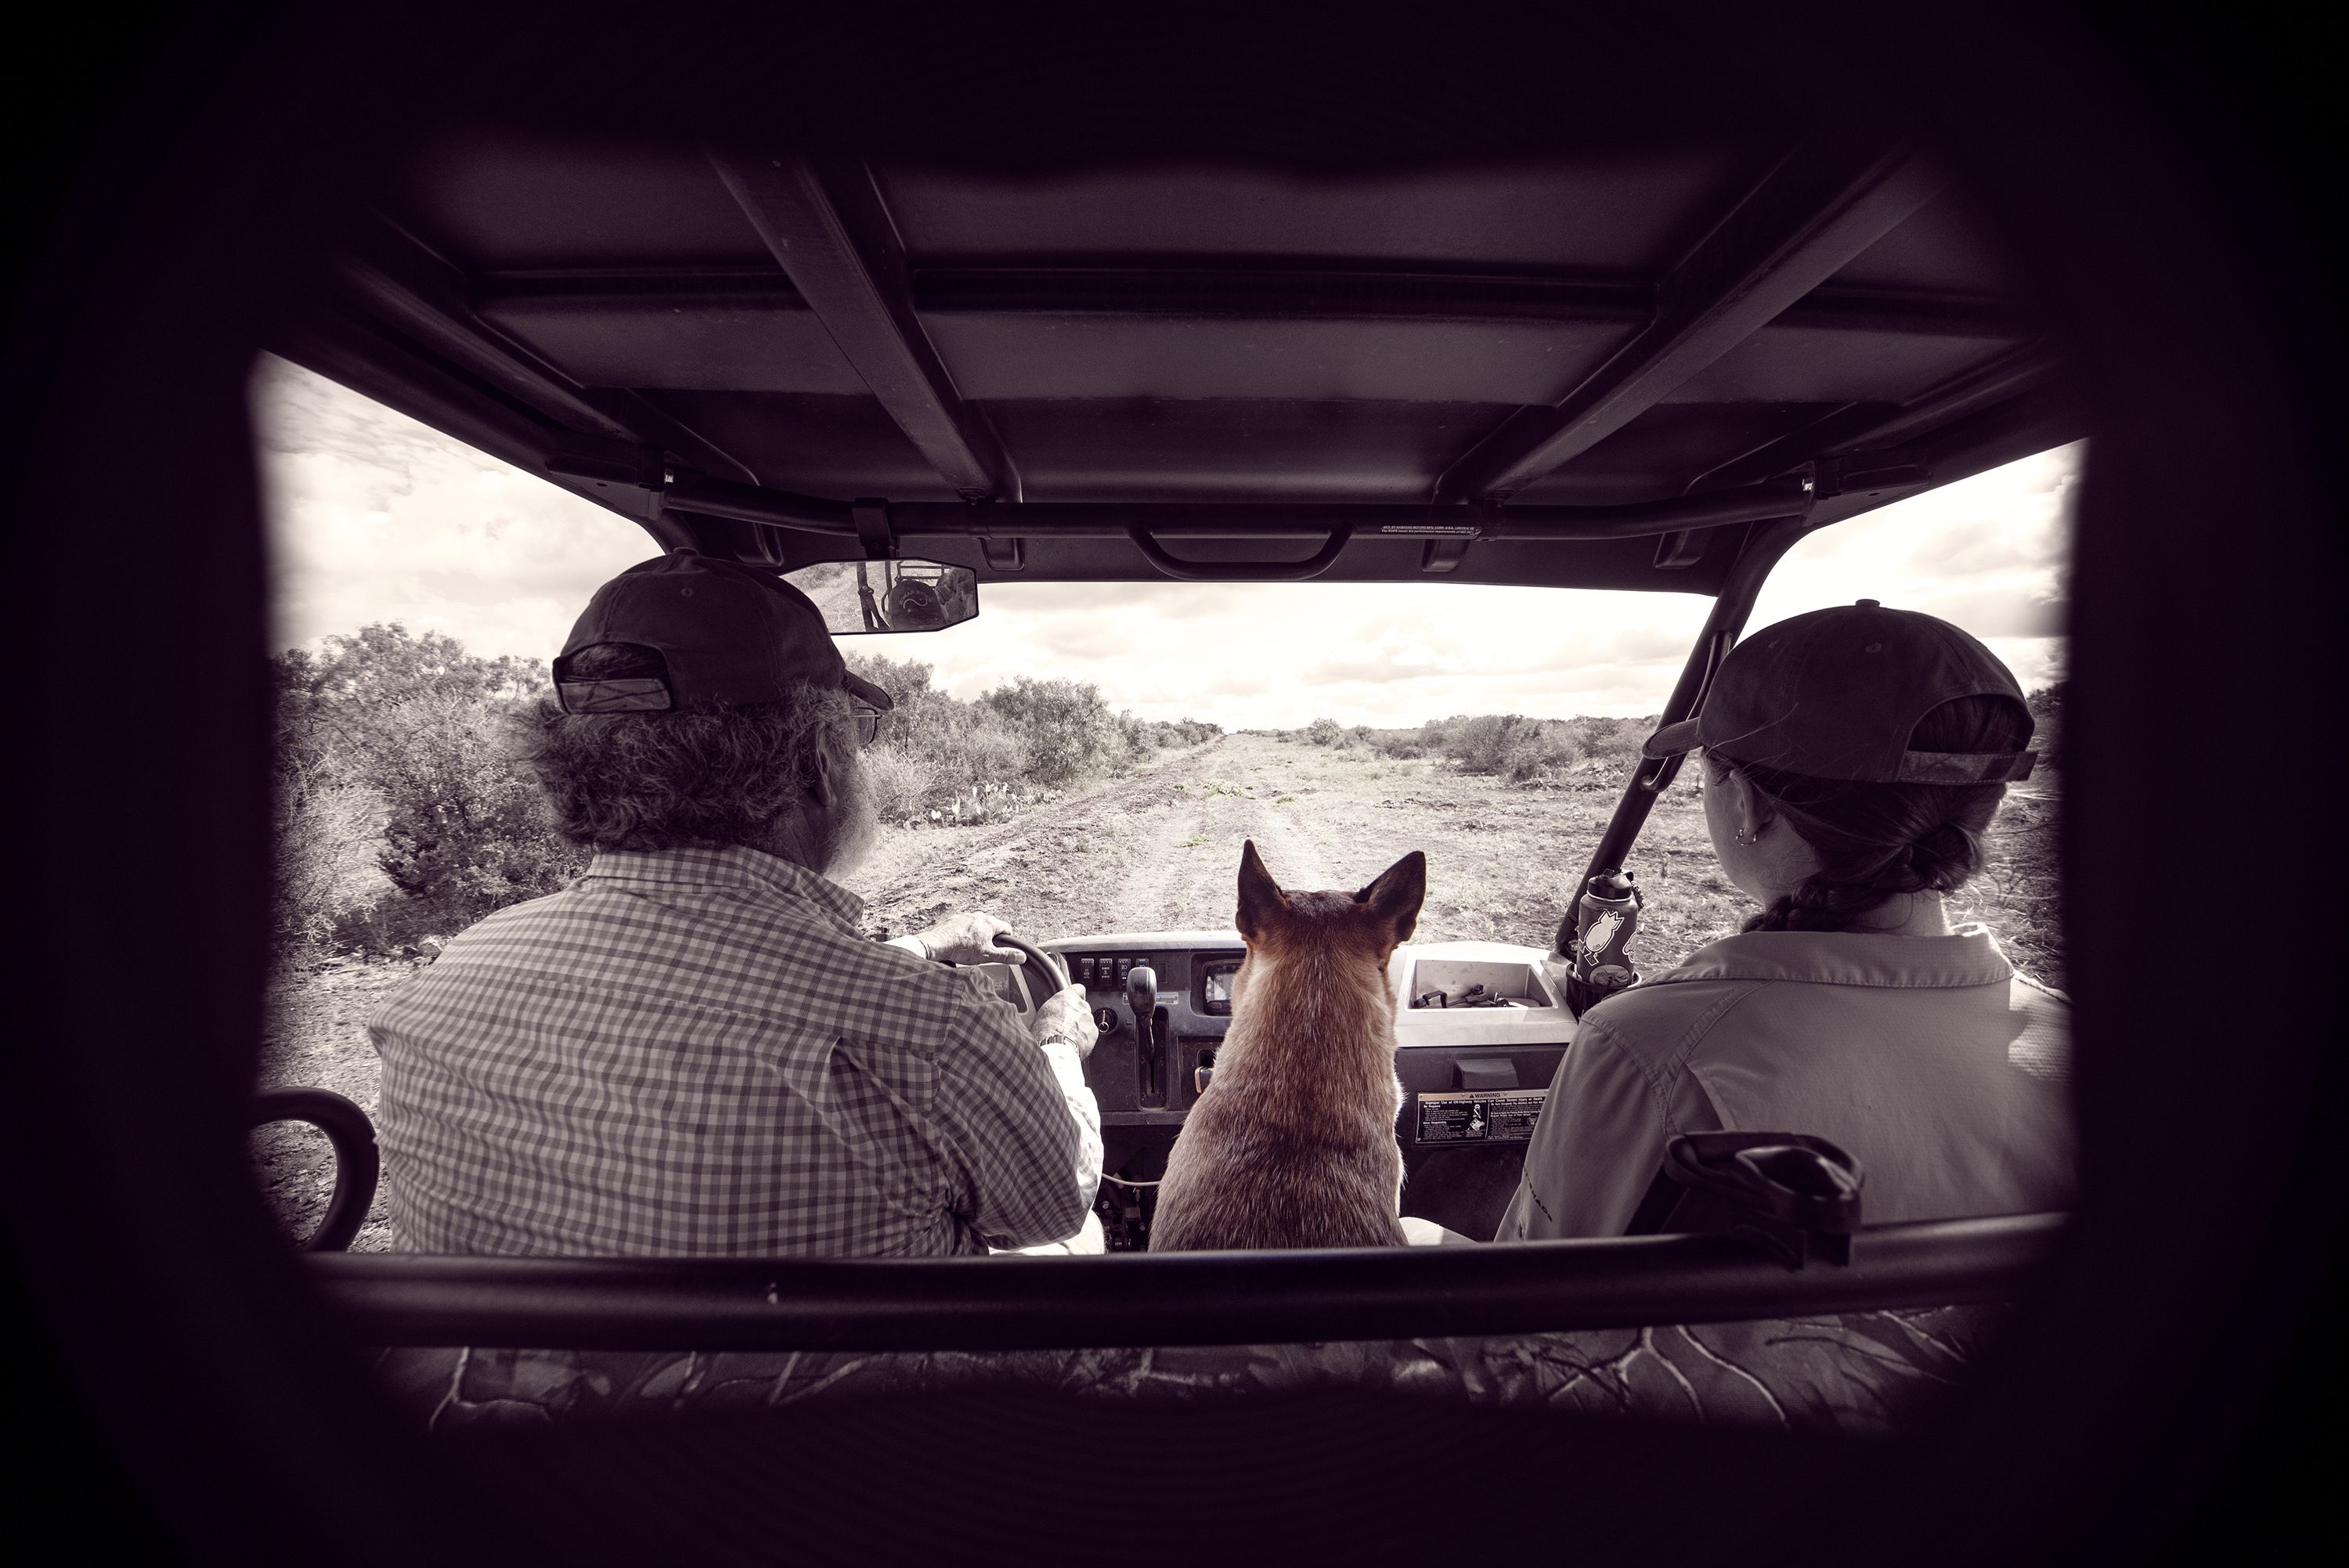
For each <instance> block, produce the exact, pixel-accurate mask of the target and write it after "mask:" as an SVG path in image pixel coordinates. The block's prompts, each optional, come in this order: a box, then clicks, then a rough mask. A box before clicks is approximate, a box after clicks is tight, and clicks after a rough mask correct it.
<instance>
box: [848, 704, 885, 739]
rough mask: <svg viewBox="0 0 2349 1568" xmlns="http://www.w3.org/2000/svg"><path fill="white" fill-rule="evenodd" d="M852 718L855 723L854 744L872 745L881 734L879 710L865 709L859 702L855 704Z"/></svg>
mask: <svg viewBox="0 0 2349 1568" xmlns="http://www.w3.org/2000/svg"><path fill="white" fill-rule="evenodd" d="M853 717H854V719H855V721H856V743H857V744H858V745H859V746H870V745H872V744H873V742H874V738H877V737H878V736H879V735H880V733H881V717H882V714H881V710H880V709H879V708H877V707H865V706H864V704H863V703H861V702H860V703H858V704H856V706H855V710H854V715H853Z"/></svg>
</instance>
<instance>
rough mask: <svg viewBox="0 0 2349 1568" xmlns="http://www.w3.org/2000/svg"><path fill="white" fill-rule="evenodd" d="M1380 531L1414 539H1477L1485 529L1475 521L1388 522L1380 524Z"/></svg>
mask: <svg viewBox="0 0 2349 1568" xmlns="http://www.w3.org/2000/svg"><path fill="white" fill-rule="evenodd" d="M1379 531H1380V532H1381V533H1400V534H1404V535H1407V536H1409V537H1410V538H1413V539H1477V538H1481V537H1482V536H1483V535H1484V532H1485V530H1484V529H1483V527H1482V526H1480V525H1479V524H1476V523H1473V522H1388V523H1381V524H1380V525H1379Z"/></svg>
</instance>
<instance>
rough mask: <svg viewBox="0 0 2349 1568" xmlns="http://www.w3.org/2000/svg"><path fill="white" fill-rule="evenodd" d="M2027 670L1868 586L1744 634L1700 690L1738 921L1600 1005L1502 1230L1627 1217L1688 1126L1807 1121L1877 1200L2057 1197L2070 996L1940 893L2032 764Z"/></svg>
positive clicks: (1972, 866) (1908, 1203)
mask: <svg viewBox="0 0 2349 1568" xmlns="http://www.w3.org/2000/svg"><path fill="white" fill-rule="evenodd" d="M2031 731H2032V718H2031V714H2030V711H2029V710H2028V708H2026V707H2024V705H2023V692H2022V689H2021V688H2020V687H2019V686H2016V684H2015V680H2014V676H2013V675H2012V674H2011V673H2010V672H2009V671H2008V670H2007V668H2006V666H2005V665H2002V664H2001V663H2000V662H1999V661H1998V659H1997V658H1996V657H1995V656H1994V655H1992V653H1991V652H1990V650H1989V649H1987V648H1985V647H1983V646H1982V644H1980V643H1979V642H1976V641H1975V640H1974V639H1973V638H1972V637H1971V636H1969V635H1967V634H1965V633H1964V632H1961V631H1960V630H1959V629H1958V628H1957V627H1955V626H1952V625H1951V624H1949V623H1948V622H1946V621H1940V620H1936V619H1935V618H1933V617H1932V616H1930V615H1922V614H1915V613H1913V612H1909V611H1904V610H1887V609H1884V608H1882V607H1881V606H1880V605H1878V603H1876V602H1875V601H1874V600H1872V599H1863V600H1861V601H1860V602H1859V603H1857V605H1854V606H1850V607H1846V608H1837V609H1833V610H1819V611H1815V612H1813V613H1811V614H1806V615H1797V616H1795V617H1794V618H1793V619H1791V620H1787V621H1782V622H1779V623H1778V624H1776V625H1774V626H1770V627H1767V628H1765V629H1764V630H1763V631H1760V632H1757V633H1755V634H1754V635H1753V636H1751V637H1749V638H1747V639H1746V640H1745V641H1744V642H1743V643H1741V644H1739V645H1737V647H1736V648H1735V649H1734V650H1733V651H1732V652H1731V654H1730V655H1729V656H1728V658H1727V659H1725V660H1724V661H1723V664H1722V667H1721V670H1720V672H1719V674H1718V675H1717V676H1716V677H1715V679H1714V683H1713V690H1712V691H1711V693H1710V694H1709V695H1708V696H1706V698H1705V702H1704V707H1703V710H1702V714H1701V715H1700V716H1699V717H1696V718H1694V719H1691V720H1688V721H1686V722H1683V723H1680V724H1673V725H1668V726H1666V727H1664V728H1662V729H1661V730H1659V731H1657V733H1656V734H1655V735H1654V736H1652V737H1651V738H1650V739H1649V740H1648V743H1647V745H1646V747H1645V748H1644V749H1645V752H1646V755H1648V756H1650V757H1668V756H1673V755H1677V754H1680V753H1682V752H1686V751H1689V750H1691V749H1693V748H1698V747H1702V748H1703V749H1702V757H1701V759H1700V766H1701V768H1702V785H1703V791H1704V811H1705V822H1706V826H1707V828H1708V829H1709V830H1710V831H1711V834H1712V838H1713V852H1714V853H1715V854H1716V855H1717V856H1719V857H1720V860H1721V866H1722V871H1723V874H1724V875H1726V876H1727V877H1728V879H1729V880H1730V882H1733V883H1734V884H1735V885H1736V886H1737V887H1738V889H1739V890H1740V891H1742V892H1744V893H1746V894H1747V895H1748V896H1750V897H1751V898H1753V899H1754V901H1755V902H1756V903H1760V904H1761V905H1762V906H1763V909H1762V913H1759V914H1757V915H1755V916H1754V918H1753V919H1752V920H1750V921H1748V922H1747V923H1746V925H1745V929H1744V933H1743V934H1739V935H1736V936H1730V937H1725V938H1723V940H1721V941H1719V942H1714V943H1711V944H1707V945H1706V946H1703V947H1701V948H1699V949H1698V950H1697V951H1696V952H1695V953H1693V954H1691V955H1690V956H1689V958H1688V959H1687V961H1686V962H1684V963H1682V965H1679V966H1678V967H1677V968H1674V969H1671V970H1668V971H1666V972H1665V973H1663V974H1661V975H1655V976H1653V977H1652V978H1650V979H1648V980H1645V981H1643V982H1642V983H1641V984H1640V985H1634V986H1632V987H1631V988H1630V989H1629V990H1626V991H1622V992H1619V993H1617V994H1616V995H1613V996H1610V997H1609V998H1608V999H1607V1000H1606V1001H1604V1002H1602V1003H1599V1005H1597V1006H1594V1007H1592V1008H1591V1009H1590V1010H1589V1011H1588V1012H1587V1013H1586V1014H1585V1015H1584V1016H1583V1017H1582V1020H1581V1024H1580V1027H1579V1029H1578V1032H1577V1034H1576V1036H1575V1041H1574V1045H1573V1047H1572V1048H1571V1049H1570V1050H1568V1052H1567V1054H1566V1058H1565V1060H1564V1061H1563V1062H1561V1063H1560V1064H1559V1067H1558V1072H1557V1079H1556V1081H1555V1082H1554V1083H1553V1084H1552V1086H1551V1088H1550V1096H1549V1101H1548V1104H1547V1106H1546V1107H1545V1108H1544V1109H1543V1112H1542V1116H1541V1120H1540V1122H1539V1123H1538V1125H1537V1128H1536V1130H1535V1132H1534V1138H1533V1141H1532V1142H1531V1143H1530V1144H1529V1145H1528V1146H1527V1148H1526V1163H1525V1174H1524V1177H1523V1179H1522V1181H1520V1183H1519V1185H1518V1188H1517V1192H1516V1198H1515V1200H1514V1201H1513V1202H1511V1203H1510V1205H1509V1209H1508V1212H1507V1213H1506V1215H1504V1217H1503V1219H1502V1222H1501V1226H1500V1231H1499V1234H1498V1236H1497V1237H1496V1239H1497V1240H1500V1241H1505V1242H1506V1241H1537V1240H1546V1239H1549V1238H1554V1237H1561V1236H1615V1235H1621V1234H1623V1233H1624V1231H1625V1228H1626V1226H1627V1225H1628V1224H1629V1223H1630V1221H1631V1218H1632V1215H1633V1212H1634V1211H1635V1210H1637V1209H1638V1207H1639V1205H1640V1199H1641V1198H1642V1197H1643V1196H1644V1195H1645V1194H1646V1192H1647V1191H1648V1188H1649V1185H1650V1183H1651V1181H1653V1180H1654V1178H1655V1176H1656V1173H1657V1171H1658V1169H1659V1167H1660V1166H1661V1164H1662V1161H1663V1154H1664V1145H1665V1143H1666V1141H1667V1140H1670V1139H1671V1137H1672V1136H1673V1135H1675V1134H1677V1133H1683V1132H1703V1131H1711V1130H1716V1129H1722V1130H1739V1131H1770V1132H1794V1133H1809V1134H1813V1135H1816V1136H1818V1137H1822V1138H1825V1139H1827V1140H1829V1141H1831V1142H1834V1143H1836V1144H1838V1145H1840V1146H1841V1147H1842V1148H1843V1149H1845V1150H1847V1151H1848V1152H1850V1153H1851V1154H1854V1155H1856V1156H1857V1157H1858V1159H1859V1161H1860V1162H1861V1164H1862V1166H1863V1168H1864V1170H1865V1172H1866V1184H1865V1187H1864V1189H1863V1191H1862V1195H1861V1203H1862V1214H1863V1217H1864V1220H1865V1222H1868V1223H1871V1224H1874V1223H1880V1222H1889V1221H1899V1220H1927V1219H1941V1218H1951V1217H1956V1216H1961V1215H1978V1214H2001V1213H2013V1212H2029V1211H2033V1210H2041V1209H2051V1208H2061V1207H2064V1206H2065V1205H2066V1204H2067V1203H2068V1202H2069V1201H2070V1196H2071V1191H2072V1138H2071V1132H2072V1129H2071V1119H2070V1112H2069V1107H2068V1104H2067V1097H2066V1095H2065V1092H2064V1057H2065V1051H2064V1047H2065V1044H2066V1040H2067V1037H2068V1015H2069V1012H2070V1007H2069V1005H2068V1004H2067V1003H2066V1002H2065V1001H2064V998H2063V997H2062V996H2061V995H2059V994H2058V993H2055V992H2053V991H2049V990H2047V989H2045V988H2044V987H2042V986H2040V985H2036V984H2035V983H2033V981H2031V980H2029V979H2027V978H2026V977H2024V976H2023V975H2020V974H2018V973H2017V972H2016V971H2015V969H2014V967H2013V965H2011V964H2010V963H2008V961H2007V958H2006V955H2005V954H2002V953H2001V952H2000V951H1999V948H1998V944H1997V943H1996V942H1995V941H1993V940H1992V937H1991V934H1990V932H1989V931H1988V930H1987V929H1986V928H1984V927H1982V926H1980V925H1961V926H1956V927H1952V926H1951V924H1950V923H1949V921H1948V917H1947V913H1946V911H1945V909H1944V906H1943V902H1942V900H1943V895H1944V894H1947V893H1950V892H1954V891H1956V890H1957V889H1958V888H1959V887H1960V886H1961V885H1962V884H1963V883H1964V882H1965V881H1966V879H1967V878H1969V877H1971V876H1972V875H1973V874H1974V873H1975V872H1978V871H1979V870H1981V869H1982V834H1983V832H1984V831H1985V830H1987V829H1988V828H1989V826H1990V822H1991V818H1992V814H1993V813H1995V812H1996V811H1997V810H1998V805H1999V801H2000V800H2001V799H2002V797H2003V796H2004V795H2005V792H2006V782H2005V781H2006V780H2009V779H2021V778H2024V777H2026V776H2027V775H2028V774H2029V773H2030V771H2031V766H2032V762H2033V759H2034V758H2035V756H2036V754H2035V753H2033V752H2031V751H2029V750H2026V749H2025V748H2026V747H2027V746H2028V745H2029V743H2030V739H2031Z"/></svg>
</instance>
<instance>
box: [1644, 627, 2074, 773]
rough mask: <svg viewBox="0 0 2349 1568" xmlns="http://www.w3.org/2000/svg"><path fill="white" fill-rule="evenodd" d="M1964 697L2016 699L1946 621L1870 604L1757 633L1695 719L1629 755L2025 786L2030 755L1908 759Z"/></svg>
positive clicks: (1733, 656)
mask: <svg viewBox="0 0 2349 1568" xmlns="http://www.w3.org/2000/svg"><path fill="white" fill-rule="evenodd" d="M1967 696H2000V697H2006V698H2008V699H2010V700H2012V701H2013V704H2014V706H2015V707H2016V709H2017V710H2018V711H2019V712H2020V713H2021V714H2022V717H2023V724H2024V726H2025V729H2024V733H2025V734H2026V735H2027V734H2029V733H2030V726H2031V723H2032V720H2031V716H2030V709H2029V708H2028V707H2027V706H2026V705H2025V704H2024V702H2023V688H2022V687H2021V686H2017V685H2016V684H2015V680H2014V676H2013V672H2012V671H2010V670H2009V669H2008V668H2007V667H2006V666H2005V665H2003V664H2002V663H2000V662H1999V659H1998V656H1997V655H1995V654H1992V652H1991V651H1990V650H1989V649H1988V648H1986V647H1984V646H1982V644H1981V643H1979V642H1977V641H1975V640H1974V639H1973V638H1972V637H1971V636H1969V635H1967V634H1965V633H1964V632H1962V631H1960V630H1959V629H1958V628H1957V627H1955V626H1952V625H1951V624H1949V623H1948V622H1947V621H1943V620H1939V619H1937V618H1935V617H1934V616H1931V615H1924V614H1918V613H1917V612H1916V611H1914V610H1888V609H1886V608H1885V607H1884V606H1883V605H1881V604H1879V603H1877V602H1876V601H1875V600H1873V599H1862V600H1861V601H1859V603H1857V604H1847V605H1839V606H1837V608H1835V609H1832V610H1814V611H1812V612H1810V613H1809V614H1805V615H1795V616H1793V617H1791V618H1790V619H1787V620H1784V621H1780V622H1779V623H1777V624H1775V625H1772V626H1765V627H1764V628H1763V629H1762V630H1761V631H1758V632H1756V633H1754V634H1753V635H1752V636H1750V637H1748V638H1746V639H1745V640H1744V642H1742V643H1740V644H1738V645H1737V646H1736V647H1734V648H1733V649H1731V650H1730V653H1729V656H1728V657H1727V658H1725V659H1723V661H1722V664H1721V669H1720V671H1719V672H1718V673H1717V674H1715V676H1713V686H1712V689H1711V690H1709V691H1708V692H1706V694H1705V697H1704V707H1703V710H1702V712H1700V713H1699V714H1698V715H1697V717H1694V718H1690V719H1683V720H1682V721H1681V722H1680V723H1678V724H1668V725H1666V726H1664V727H1662V728H1661V729H1659V730H1658V731H1656V733H1655V734H1653V735H1651V736H1650V737H1649V738H1648V741H1647V744H1646V745H1645V746H1643V747H1642V748H1640V750H1641V751H1642V753H1643V754H1644V755H1646V756H1649V757H1672V756H1677V755H1678V754H1680V753H1682V752H1684V751H1688V750H1691V749H1692V748H1696V747H1699V746H1702V747H1703V748H1705V749H1706V750H1707V751H1711V752H1716V753H1718V754H1719V755H1720V756H1722V757H1723V758H1728V759H1730V760H1733V761H1737V762H1749V763H1753V764H1754V765H1756V766H1758V767H1763V768H1775V769H1779V770H1781V771H1783V772H1787V773H1799V774H1802V775H1804V776H1805V777H1806V778H1812V779H1848V780H1852V781H1855V782H1860V783H1870V784H1995V783H1999V782H2001V781H2003V780H2008V779H2027V778H2029V777H2030V776H2031V769H2032V767H2033V764H2034V763H2036V762H2037V760H2038V757H2039V754H2038V753H2037V752H2035V751H1989V752H1973V751H1911V750H1909V735H1910V734H1911V733H1912V732H1913V731H1914V730H1915V729H1916V727H1917V722H1918V720H1920V719H1921V718H1923V717H1925V716H1926V715H1927V714H1929V713H1930V712H1932V711H1933V709H1935V708H1937V707H1940V706H1941V705H1942V704H1943V703H1945V702H1951V701H1954V700H1956V699H1957V698H1959V697H1967Z"/></svg>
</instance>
